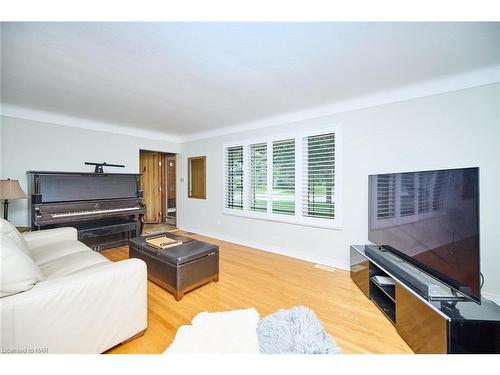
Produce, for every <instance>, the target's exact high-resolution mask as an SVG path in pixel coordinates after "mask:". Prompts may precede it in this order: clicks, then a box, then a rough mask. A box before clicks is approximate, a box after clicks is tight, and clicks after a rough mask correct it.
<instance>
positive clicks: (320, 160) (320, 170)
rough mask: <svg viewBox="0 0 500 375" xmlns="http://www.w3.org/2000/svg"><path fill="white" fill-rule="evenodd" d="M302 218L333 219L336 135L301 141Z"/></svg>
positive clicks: (323, 135) (311, 137) (318, 136)
mask: <svg viewBox="0 0 500 375" xmlns="http://www.w3.org/2000/svg"><path fill="white" fill-rule="evenodd" d="M302 147H303V168H302V192H303V194H302V215H303V216H308V217H318V218H323V219H334V218H335V199H334V195H335V134H334V133H329V134H322V135H316V136H310V137H305V138H303V145H302Z"/></svg>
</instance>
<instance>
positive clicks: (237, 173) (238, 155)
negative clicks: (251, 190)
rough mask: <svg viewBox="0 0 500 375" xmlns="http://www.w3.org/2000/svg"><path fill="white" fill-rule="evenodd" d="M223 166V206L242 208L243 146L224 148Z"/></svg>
mask: <svg viewBox="0 0 500 375" xmlns="http://www.w3.org/2000/svg"><path fill="white" fill-rule="evenodd" d="M224 168H225V171H224V176H225V183H224V185H225V186H224V207H226V208H231V209H237V210H243V182H244V181H243V146H234V147H227V148H226V149H225V155H224Z"/></svg>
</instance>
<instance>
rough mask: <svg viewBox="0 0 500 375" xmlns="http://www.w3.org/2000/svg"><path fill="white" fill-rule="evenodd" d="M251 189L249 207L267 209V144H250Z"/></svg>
mask: <svg viewBox="0 0 500 375" xmlns="http://www.w3.org/2000/svg"><path fill="white" fill-rule="evenodd" d="M249 152H250V189H249V200H248V201H249V202H248V203H249V204H248V208H249V209H250V210H251V211H259V212H266V211H267V144H266V143H258V144H254V145H250V147H249Z"/></svg>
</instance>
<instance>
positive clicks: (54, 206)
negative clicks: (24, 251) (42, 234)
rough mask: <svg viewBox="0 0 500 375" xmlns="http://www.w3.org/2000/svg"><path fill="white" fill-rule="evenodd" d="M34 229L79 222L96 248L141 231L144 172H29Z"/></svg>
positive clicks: (80, 232)
mask: <svg viewBox="0 0 500 375" xmlns="http://www.w3.org/2000/svg"><path fill="white" fill-rule="evenodd" d="M28 175H29V179H30V186H29V188H30V194H29V195H30V197H31V227H32V230H40V229H49V228H57V227H63V226H71V227H75V228H76V229H77V231H78V239H79V240H80V241H82V242H84V243H86V244H87V245H88V246H90V247H92V248H93V249H94V250H103V249H106V248H109V247H114V246H120V245H124V244H127V243H128V240H129V239H130V238H132V237H135V236H138V235H140V234H141V233H142V228H143V225H144V214H145V213H146V207H145V205H144V203H143V202H142V191H141V190H140V175H139V174H129V173H84V172H82V173H79V172H41V171H29V172H28Z"/></svg>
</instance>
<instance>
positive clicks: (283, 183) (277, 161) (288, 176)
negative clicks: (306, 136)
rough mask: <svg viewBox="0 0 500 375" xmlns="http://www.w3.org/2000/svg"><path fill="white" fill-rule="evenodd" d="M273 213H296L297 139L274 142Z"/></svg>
mask: <svg viewBox="0 0 500 375" xmlns="http://www.w3.org/2000/svg"><path fill="white" fill-rule="evenodd" d="M272 201H273V213H275V214H283V215H294V214H295V139H287V140H284V141H276V142H273V196H272Z"/></svg>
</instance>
